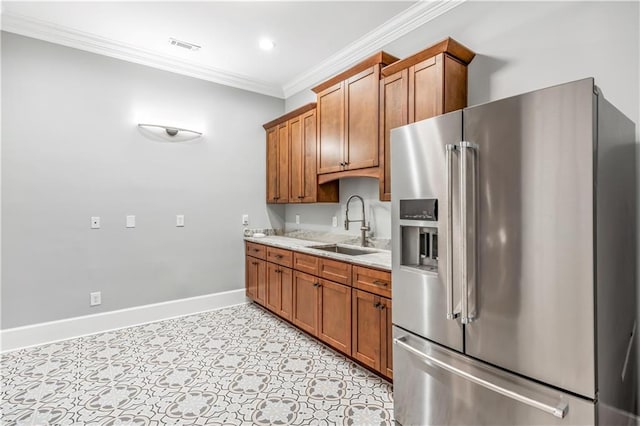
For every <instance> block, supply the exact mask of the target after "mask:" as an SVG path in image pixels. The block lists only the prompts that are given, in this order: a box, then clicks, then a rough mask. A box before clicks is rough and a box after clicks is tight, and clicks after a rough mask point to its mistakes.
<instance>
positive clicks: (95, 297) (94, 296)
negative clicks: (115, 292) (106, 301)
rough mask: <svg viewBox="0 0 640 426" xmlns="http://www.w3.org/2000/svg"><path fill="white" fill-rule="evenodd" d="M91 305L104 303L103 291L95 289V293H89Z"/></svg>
mask: <svg viewBox="0 0 640 426" xmlns="http://www.w3.org/2000/svg"><path fill="white" fill-rule="evenodd" d="M89 298H90V301H89V306H98V305H100V304H102V293H101V292H99V291H94V292H93V293H89Z"/></svg>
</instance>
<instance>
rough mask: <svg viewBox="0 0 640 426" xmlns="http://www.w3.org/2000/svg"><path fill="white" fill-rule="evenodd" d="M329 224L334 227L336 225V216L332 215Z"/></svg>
mask: <svg viewBox="0 0 640 426" xmlns="http://www.w3.org/2000/svg"><path fill="white" fill-rule="evenodd" d="M331 226H333V227H334V228H337V227H338V216H334V217H332V218H331Z"/></svg>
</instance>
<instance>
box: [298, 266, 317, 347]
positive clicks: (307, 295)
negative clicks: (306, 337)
mask: <svg viewBox="0 0 640 426" xmlns="http://www.w3.org/2000/svg"><path fill="white" fill-rule="evenodd" d="M319 302H320V279H319V278H317V277H314V276H313V275H309V274H304V273H302V272H298V271H294V272H293V321H292V322H293V323H294V324H295V325H297V326H298V327H300V328H301V329H302V330H304V331H306V332H307V333H309V334H311V335H313V336H317V335H318V303H319Z"/></svg>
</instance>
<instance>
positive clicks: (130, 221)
mask: <svg viewBox="0 0 640 426" xmlns="http://www.w3.org/2000/svg"><path fill="white" fill-rule="evenodd" d="M135 227H136V217H135V216H127V228H135Z"/></svg>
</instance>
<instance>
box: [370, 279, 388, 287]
mask: <svg viewBox="0 0 640 426" xmlns="http://www.w3.org/2000/svg"><path fill="white" fill-rule="evenodd" d="M373 283H374V284H375V285H381V286H384V287H386V286H388V285H389V283H388V282H386V281H380V280H373Z"/></svg>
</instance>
